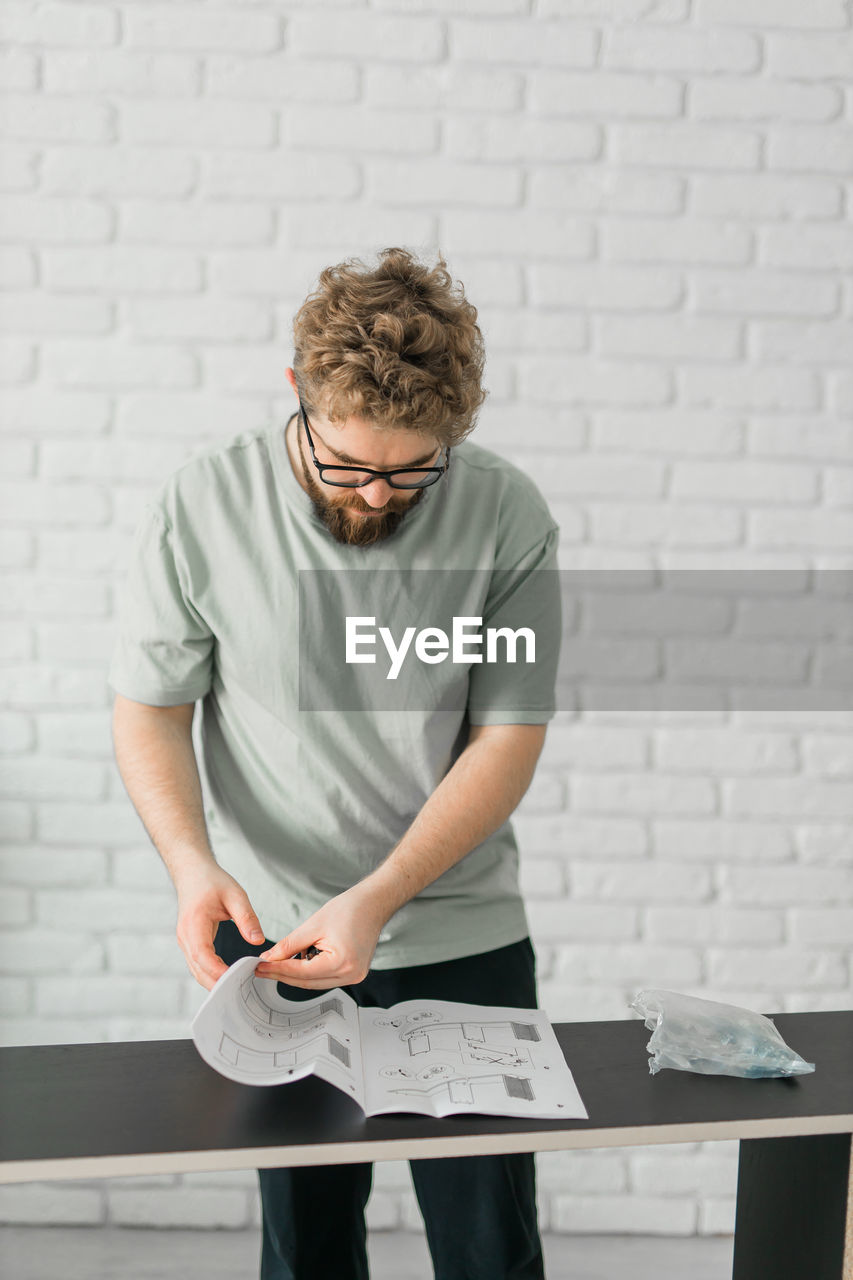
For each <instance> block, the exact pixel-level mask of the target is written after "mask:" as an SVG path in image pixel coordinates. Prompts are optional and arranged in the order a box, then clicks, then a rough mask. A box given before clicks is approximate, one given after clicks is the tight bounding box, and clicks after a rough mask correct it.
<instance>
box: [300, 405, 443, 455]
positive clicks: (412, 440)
mask: <svg viewBox="0 0 853 1280" xmlns="http://www.w3.org/2000/svg"><path fill="white" fill-rule="evenodd" d="M317 417H318V418H319V421H318V426H319V428H320V430H321V431H322V433H323V443H324V444H325V445H326V447H327V448H328V449H329V450H330V451H331V452H333V453H335V454H337V456H338V457H339V458H340V459H341V461H345V462H348V463H351V464H353V465H355V466H366V467H370V466H372V465H373V463H374V462H375V461H376V459H377V458H378V457H380V456H382V455H388V456H390V455H393V457H394V459H395V460H400V461H402V462H403V463H404V464H407V465H409V466H412V467H416V466H425V465H426V464H427V463H429V462H431V461H432V459H433V458H434V457H435V455H436V452H437V451H438V449H439V447H440V445H439V441H438V440H436V438H435V436H431V435H429V434H428V433H426V432H421V431H414V430H412V429H411V428H409V427H397V428H394V427H377V426H374V425H373V424H372V423H370V422H368V421H367V420H366V419H365V418H359V417H358V416H357V415H353V416H352V417H349V418H347V420H346V422H338V423H333V422H329V420H328V419H327V418H326V417H325V416H324V415H321V414H318V415H317ZM312 421H313V419H312Z"/></svg>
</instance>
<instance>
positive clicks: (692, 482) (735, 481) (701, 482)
mask: <svg viewBox="0 0 853 1280" xmlns="http://www.w3.org/2000/svg"><path fill="white" fill-rule="evenodd" d="M670 492H671V494H672V496H673V497H674V498H676V499H680V498H719V499H720V500H721V501H725V500H728V501H730V502H745V503H750V504H752V503H756V502H759V503H760V502H770V503H773V504H774V505H775V504H778V503H787V502H795V503H812V502H815V501H817V498H818V476H817V472H816V471H815V470H814V469H812V468H806V467H803V466H802V464H796V463H795V464H789V463H785V462H777V463H772V462H766V461H763V460H762V461H761V462H748V461H746V460H745V459H739V460H738V461H737V462H711V461H705V462H675V463H674V464H673V470H672V483H671V489H670Z"/></svg>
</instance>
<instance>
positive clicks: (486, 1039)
mask: <svg viewBox="0 0 853 1280" xmlns="http://www.w3.org/2000/svg"><path fill="white" fill-rule="evenodd" d="M372 1026H373V1027H374V1028H377V1029H379V1028H387V1029H388V1032H391V1031H393V1032H394V1033H396V1040H397V1041H398V1042H399V1044H400V1046H401V1048H400V1051H399V1055H395V1057H397V1056H399V1057H401V1058H403V1057H405V1058H406V1060H404V1061H395V1062H394V1063H393V1064H390V1065H386V1066H384V1067H381V1068H380V1069H379V1075H380V1076H381V1077H382V1078H383V1080H384V1081H385V1082H386V1090H387V1092H388V1093H391V1094H406V1095H415V1096H420V1097H425V1096H430V1097H433V1098H435V1097H436V1096H438V1095H442V1094H443V1095H444V1096H445V1097H446V1099H447V1101H448V1102H452V1103H454V1104H456V1105H461V1106H464V1105H466V1104H468V1105H470V1106H472V1107H473V1106H474V1105H475V1104H476V1103H477V1102H478V1101H479V1102H481V1103H482V1102H484V1101H485V1100H486V1099H487V1098H489V1097H491V1096H493V1095H497V1097H500V1096H501V1095H502V1096H503V1097H510V1098H516V1099H523V1100H526V1101H529V1102H533V1101H534V1100H535V1097H536V1094H535V1091H534V1088H533V1082H532V1080H531V1078H530V1077H531V1075H532V1074H533V1073H534V1072H535V1071H536V1069H537V1061H536V1058H535V1056H533V1055H532V1052H531V1051H532V1050H533V1046H535V1045H537V1044H539V1043H540V1042H541V1035H540V1033H539V1028H538V1027H537V1026H536V1025H535V1024H534V1023H526V1022H516V1021H512V1020H508V1019H496V1020H494V1021H470V1022H467V1021H460V1022H452V1021H445V1020H443V1019H442V1017H441V1015H440V1014H439V1013H437V1012H435V1011H433V1010H430V1009H415V1010H414V1011H412V1012H410V1013H407V1014H399V1015H397V1016H396V1017H389V1016H382V1015H381V1014H380V1016H376V1017H374V1019H373V1022H372ZM389 1039H390V1037H389ZM385 1051H386V1053H388V1051H389V1043H388V1040H386V1043H385ZM534 1052H535V1051H534ZM497 1097H496V1099H495V1100H497Z"/></svg>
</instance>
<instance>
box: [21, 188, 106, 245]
mask: <svg viewBox="0 0 853 1280" xmlns="http://www.w3.org/2000/svg"><path fill="white" fill-rule="evenodd" d="M112 230H113V218H112V213H111V211H110V210H109V208H108V207H107V206H106V205H103V204H100V203H98V202H96V201H94V200H75V199H65V200H50V199H45V198H43V197H42V198H39V199H33V198H32V197H30V196H9V197H7V198H6V200H4V202H3V214H2V224H0V235H2V237H3V239H4V240H23V241H30V242H31V241H32V240H36V241H41V242H43V243H47V244H57V243H59V244H62V243H72V244H73V243H75V242H77V243H81V244H85V243H91V242H93V241H99V240H106V239H108V238H109V236H110V235H111V234H112Z"/></svg>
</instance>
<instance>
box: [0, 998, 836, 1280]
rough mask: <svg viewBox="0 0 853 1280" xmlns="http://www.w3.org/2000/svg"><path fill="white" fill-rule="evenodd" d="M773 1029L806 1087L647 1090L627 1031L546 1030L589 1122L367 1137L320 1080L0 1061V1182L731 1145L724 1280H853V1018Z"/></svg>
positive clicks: (409, 1120) (438, 1125)
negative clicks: (254, 1082) (243, 1080)
mask: <svg viewBox="0 0 853 1280" xmlns="http://www.w3.org/2000/svg"><path fill="white" fill-rule="evenodd" d="M771 1016H772V1017H773V1020H774V1022H775V1023H776V1025H777V1027H778V1028H779V1031H780V1032H781V1034H782V1036H783V1037H784V1038H785V1040H786V1041H787V1042H788V1043H789V1044H790V1045H791V1047H792V1048H794V1049H796V1050H797V1052H798V1053H800V1054H802V1056H803V1057H804V1058H806V1059H807V1060H808V1061H810V1062H815V1063H816V1064H817V1070H816V1072H815V1073H814V1074H812V1075H806V1076H796V1077H793V1078H791V1079H785V1080H781V1079H780V1080H736V1079H732V1078H730V1077H727V1076H698V1075H692V1074H689V1073H686V1072H680V1071H663V1072H661V1073H660V1074H658V1075H656V1076H651V1075H650V1074H649V1070H648V1054H647V1053H646V1049H645V1045H646V1042H647V1040H648V1037H649V1032H648V1031H647V1030H646V1028H645V1026H644V1025H643V1023H642V1022H641V1021H639V1020H636V1021H633V1020H632V1021H621V1022H578V1023H562V1024H557V1026H556V1027H555V1030H556V1032H557V1036H558V1039H559V1041H560V1044H561V1046H562V1048H563V1051H564V1053H565V1055H566V1060H567V1062H568V1063H569V1066H570V1067H571V1069H572V1072H573V1074H574V1077H575V1080H576V1082H577V1086H578V1089H579V1090H580V1093H581V1097H582V1098H583V1100H584V1103H585V1104H586V1107H587V1110H588V1112H589V1117H590V1118H589V1120H559V1121H557V1120H536V1121H528V1120H510V1119H503V1118H496V1117H488V1116H453V1117H449V1118H448V1119H445V1120H433V1119H427V1118H425V1117H422V1116H411V1115H408V1116H406V1115H393V1116H379V1117H377V1118H376V1119H373V1120H370V1119H367V1118H366V1117H365V1116H364V1115H363V1114H362V1112H361V1110H360V1109H359V1108H358V1106H357V1105H356V1104H355V1103H354V1102H353V1101H352V1100H351V1099H350V1098H347V1097H345V1096H344V1095H343V1094H342V1093H340V1092H339V1091H338V1090H336V1089H334V1088H332V1086H331V1085H328V1084H326V1083H325V1082H324V1081H322V1080H317V1079H313V1078H310V1079H307V1080H300V1081H297V1082H296V1083H294V1084H290V1085H281V1086H278V1087H273V1088H253V1087H251V1086H248V1085H239V1084H234V1083H233V1082H232V1081H230V1080H226V1079H224V1078H223V1077H222V1076H220V1075H218V1074H217V1073H216V1072H215V1071H213V1070H212V1069H211V1068H210V1067H208V1066H207V1065H206V1064H205V1063H204V1062H203V1061H202V1060H201V1059H200V1058H199V1056H198V1054H197V1053H196V1050H195V1047H194V1046H193V1044H192V1041H190V1040H162V1041H142V1042H126V1043H121V1044H109V1043H107V1044H83V1045H39V1046H35V1047H27V1048H10V1049H0V1182H20V1181H33V1180H40V1179H51V1178H93V1177H110V1176H120V1175H128V1174H142V1173H171V1172H180V1171H191V1170H199V1169H205V1170H215V1169H254V1168H258V1167H261V1166H270V1167H274V1166H276V1165H300V1164H343V1163H352V1162H355V1161H361V1160H374V1161H375V1160H408V1159H411V1158H424V1157H426V1158H429V1157H438V1156H450V1155H453V1156H459V1155H475V1154H483V1153H486V1152H498V1151H555V1150H561V1149H565V1148H572V1147H575V1148H581V1147H623V1146H637V1145H642V1144H646V1143H657V1142H667V1143H669V1142H697V1141H708V1140H711V1141H713V1140H721V1139H731V1138H737V1139H739V1140H740V1161H739V1170H738V1191H737V1220H736V1228H735V1252H734V1271H733V1277H734V1280H765V1278H766V1280H842V1277H843V1280H853V1208H851V1205H853V1201H850V1199H849V1191H850V1186H851V1177H850V1174H851V1133H853V1011H851V1012H838V1013H791V1014H778V1015H777V1014H773V1015H771Z"/></svg>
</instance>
